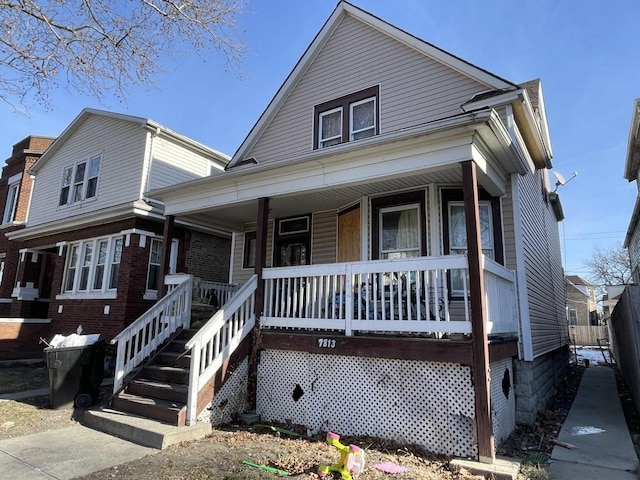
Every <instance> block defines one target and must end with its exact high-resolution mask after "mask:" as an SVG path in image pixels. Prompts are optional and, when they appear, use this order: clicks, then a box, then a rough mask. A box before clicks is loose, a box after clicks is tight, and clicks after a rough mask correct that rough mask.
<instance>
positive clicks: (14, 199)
mask: <svg viewBox="0 0 640 480" xmlns="http://www.w3.org/2000/svg"><path fill="white" fill-rule="evenodd" d="M21 179H22V175H16V176H14V177H11V178H10V179H9V182H8V183H9V190H8V192H7V203H5V205H4V215H3V217H2V223H3V224H6V223H11V222H13V221H14V220H15V218H16V209H17V206H18V193H19V192H20V180H21Z"/></svg>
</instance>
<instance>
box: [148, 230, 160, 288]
mask: <svg viewBox="0 0 640 480" xmlns="http://www.w3.org/2000/svg"><path fill="white" fill-rule="evenodd" d="M161 262H162V240H160V239H158V238H153V239H151V251H150V252H149V270H148V272H147V290H158V279H159V278H160V267H161Z"/></svg>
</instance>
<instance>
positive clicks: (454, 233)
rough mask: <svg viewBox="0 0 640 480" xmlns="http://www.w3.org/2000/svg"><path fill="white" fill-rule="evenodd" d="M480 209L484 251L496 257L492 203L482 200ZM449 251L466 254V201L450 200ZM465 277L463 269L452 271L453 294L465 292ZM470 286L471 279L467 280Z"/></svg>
mask: <svg viewBox="0 0 640 480" xmlns="http://www.w3.org/2000/svg"><path fill="white" fill-rule="evenodd" d="M478 207H479V211H480V237H481V239H482V253H483V254H484V255H486V256H487V257H489V258H491V259H493V258H494V246H493V245H494V243H493V233H492V232H493V224H492V221H491V204H490V203H489V202H484V201H481V202H480V204H479V205H478ZM449 252H450V253H451V255H464V254H466V253H467V225H466V223H465V216H464V202H449ZM464 284H465V279H463V277H462V271H461V270H454V271H452V272H451V294H452V295H461V294H462V293H463V292H464ZM466 285H467V288H468V285H469V280H468V279H467V280H466Z"/></svg>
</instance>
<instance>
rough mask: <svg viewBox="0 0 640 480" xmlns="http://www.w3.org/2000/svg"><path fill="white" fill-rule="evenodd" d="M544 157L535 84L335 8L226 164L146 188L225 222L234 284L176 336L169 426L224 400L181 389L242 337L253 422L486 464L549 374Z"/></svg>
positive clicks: (556, 350) (210, 220)
mask: <svg viewBox="0 0 640 480" xmlns="http://www.w3.org/2000/svg"><path fill="white" fill-rule="evenodd" d="M550 167H551V143H550V136H549V131H548V127H547V121H546V113H545V104H544V98H543V93H542V87H541V83H540V81H539V80H533V81H529V82H526V83H514V82H512V81H509V80H506V79H504V78H501V77H499V76H498V75H495V74H493V73H491V72H488V71H487V70H484V69H482V68H479V67H477V66H475V65H472V64H470V63H469V62H466V61H464V60H462V59H460V58H459V57H456V56H455V55H452V54H450V53H448V52H445V51H443V50H442V49H440V48H438V47H436V46H434V45H432V44H430V43H428V42H425V41H424V40H421V39H419V38H416V37H415V36H413V35H411V34H409V33H407V32H405V31H402V30H400V29H398V28H396V27H394V26H393V25H390V24H388V23H387V22H385V21H383V20H381V19H380V18H377V17H375V16H373V15H371V14H369V13H367V12H365V11H363V10H361V9H359V8H357V7H355V6H353V5H351V4H349V3H347V2H344V1H342V2H340V3H339V4H338V6H337V7H336V9H335V11H334V12H333V13H332V15H331V17H330V18H329V19H328V20H327V22H326V23H325V25H324V26H323V27H322V29H321V30H320V32H319V33H318V35H317V36H316V37H315V38H314V40H313V42H312V43H311V45H310V46H309V47H308V49H307V50H306V51H305V53H304V54H303V56H302V58H301V59H300V60H299V62H298V63H297V64H296V66H295V67H294V69H293V71H292V72H291V74H290V75H289V76H288V77H287V78H286V80H285V81H284V84H283V85H282V86H281V88H280V89H279V90H278V91H277V93H276V94H275V97H274V98H273V100H272V101H271V102H270V104H269V105H268V107H267V108H266V110H265V111H264V113H263V114H262V115H261V116H260V118H259V119H258V120H257V123H256V124H255V126H254V127H253V129H252V130H251V131H250V132H249V134H248V136H247V137H246V139H245V140H244V141H243V143H242V144H241V146H240V148H239V149H238V150H237V152H236V153H235V155H234V156H233V158H232V159H231V161H230V163H229V165H228V166H227V168H226V172H225V174H223V175H217V176H212V177H207V178H201V179H197V180H192V181H190V182H188V183H185V184H181V185H176V186H173V187H167V188H162V189H158V190H154V191H152V192H150V195H152V196H153V197H154V198H157V199H158V200H161V201H162V202H163V203H164V205H165V214H166V218H167V221H170V222H179V221H182V222H198V223H201V224H206V225H209V226H210V227H211V228H217V229H221V230H226V231H228V232H231V233H232V235H233V239H232V248H233V254H232V267H231V269H232V271H231V275H230V276H231V279H232V281H233V282H235V283H239V284H241V285H242V286H241V288H240V290H239V291H238V293H237V294H236V295H235V296H234V297H233V299H232V300H231V301H230V302H229V303H228V304H227V306H226V307H225V308H224V309H221V311H219V312H218V313H216V314H215V315H214V316H213V317H212V319H211V320H210V321H209V322H208V323H207V324H206V325H205V326H204V327H203V328H202V329H201V330H200V332H199V333H198V334H196V335H195V336H194V337H193V338H191V339H190V340H188V341H187V343H186V346H185V345H184V344H183V345H181V346H179V348H186V349H187V350H188V352H185V353H188V357H185V359H187V358H190V359H191V360H190V361H191V364H190V369H191V370H190V372H191V373H190V375H186V374H184V375H183V378H185V379H187V378H188V383H189V394H188V400H186V403H183V404H182V405H183V406H185V405H186V407H185V408H186V411H187V413H186V423H187V424H189V423H193V422H195V421H196V419H197V418H198V416H199V417H200V419H201V420H210V419H211V417H212V416H213V415H214V413H215V412H218V411H221V410H222V409H223V407H222V405H231V403H232V402H227V400H226V399H225V400H224V401H222V400H221V399H219V398H218V399H216V398H214V400H213V402H212V403H209V408H207V403H206V402H205V401H202V398H203V397H201V396H200V393H201V392H202V391H203V390H209V389H210V388H211V381H212V380H211V379H212V378H213V377H212V376H213V375H214V374H215V372H216V371H217V370H216V369H217V368H218V367H221V366H222V365H223V364H224V365H226V363H225V362H226V360H225V359H226V358H227V356H228V355H229V354H230V352H232V351H234V348H235V347H236V346H237V345H239V344H241V339H242V338H245V339H250V345H249V351H250V352H252V353H250V354H249V355H246V356H245V358H244V360H243V362H241V363H240V364H239V365H238V366H237V368H236V370H235V374H234V376H233V377H232V378H235V379H238V378H240V379H242V378H244V379H245V381H244V383H242V382H237V385H239V386H240V387H242V385H244V387H243V388H246V390H247V402H248V403H247V407H248V408H250V409H255V411H256V412H257V413H258V414H259V415H260V416H261V417H262V419H263V420H264V421H282V422H284V421H287V422H292V423H296V424H302V425H305V426H307V427H308V428H309V429H310V430H312V431H316V430H332V431H335V432H340V433H342V434H351V435H374V436H379V437H382V438H389V439H393V440H396V441H400V442H405V443H416V444H420V445H422V446H423V447H424V448H427V449H429V450H431V451H433V452H440V453H446V454H449V455H458V456H476V457H478V458H480V460H482V461H488V462H491V461H493V458H494V456H495V443H497V442H499V441H500V440H502V439H504V438H506V437H507V436H508V435H509V433H510V432H511V431H512V430H513V428H514V425H515V422H516V421H518V422H521V423H532V422H533V421H534V420H535V416H536V413H537V411H538V410H539V409H541V408H544V407H545V406H546V403H547V402H548V400H549V399H550V398H551V396H552V395H553V393H554V388H555V387H556V386H557V385H559V382H560V381H561V378H562V375H563V372H564V369H565V367H566V366H567V365H568V348H567V345H568V333H567V330H568V329H567V320H566V315H565V296H564V278H563V272H562V266H561V258H560V242H559V235H558V221H559V220H561V219H562V208H561V205H560V201H559V198H558V195H557V194H555V193H553V192H552V191H551V189H550V186H549V181H548V175H547V174H548V169H549V168H550ZM164 245H165V246H166V245H167V242H166V240H165V242H164ZM170 295H171V294H169V295H168V296H167V297H165V298H167V299H169V298H170ZM163 300H164V299H163ZM168 301H169V300H167V302H168ZM252 327H253V335H249V336H247V337H244V336H245V335H247V334H248V331H249V330H250V329H251V328H252ZM144 331H145V330H144V328H143V325H140V326H133V325H132V327H131V329H130V330H128V331H127V332H123V333H122V334H121V336H120V337H119V338H120V339H121V342H120V343H125V340H127V342H128V343H127V345H129V346H130V345H132V344H135V342H136V341H138V340H137V339H139V338H141V337H142V336H143V332H144ZM144 341H145V340H144V339H143V340H141V342H144ZM119 347H120V345H119ZM129 348H130V347H125V346H123V347H122V350H121V353H119V358H120V357H121V358H120V360H119V362H120V363H119V367H118V368H119V370H121V371H120V372H119V373H118V374H117V378H124V377H125V375H126V373H127V372H128V371H131V369H132V368H134V367H135V365H134V362H129V361H128V359H129V358H132V357H135V356H136V355H138V353H137V352H133V351H130V350H128V349H129ZM141 356H142V355H141ZM187 365H189V364H188V362H187ZM125 390H126V386H125ZM125 395H127V400H128V401H135V399H136V395H134V394H125ZM140 404H141V405H143V404H144V402H143V401H140ZM172 405H173V407H174V408H176V409H177V408H178V407H179V406H180V405H176V404H175V399H174V400H173V403H172Z"/></svg>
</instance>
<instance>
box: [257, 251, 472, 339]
mask: <svg viewBox="0 0 640 480" xmlns="http://www.w3.org/2000/svg"><path fill="white" fill-rule="evenodd" d="M456 270H457V271H460V273H461V275H460V278H462V280H463V282H464V286H463V291H462V292H460V300H461V302H462V303H463V304H464V305H465V306H463V307H462V309H461V313H460V316H457V317H455V318H454V317H452V316H451V311H450V303H449V294H448V291H447V273H448V272H452V271H456ZM467 272H468V263H467V258H466V256H464V255H451V256H443V257H421V258H411V259H401V260H375V261H370V262H354V263H335V264H328V265H307V266H298V267H280V268H269V269H265V270H264V271H263V278H264V279H265V303H264V315H263V317H262V319H261V323H262V325H263V326H264V327H266V328H269V327H277V328H282V327H288V328H295V329H314V330H317V329H328V330H336V331H342V332H344V333H345V334H346V335H353V333H354V332H357V331H369V332H417V333H438V332H447V333H470V332H471V324H470V316H469V309H468V307H466V305H467V304H468V298H469V296H468V286H467V285H466V279H467ZM456 293H458V292H456ZM458 320H459V321H458Z"/></svg>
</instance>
